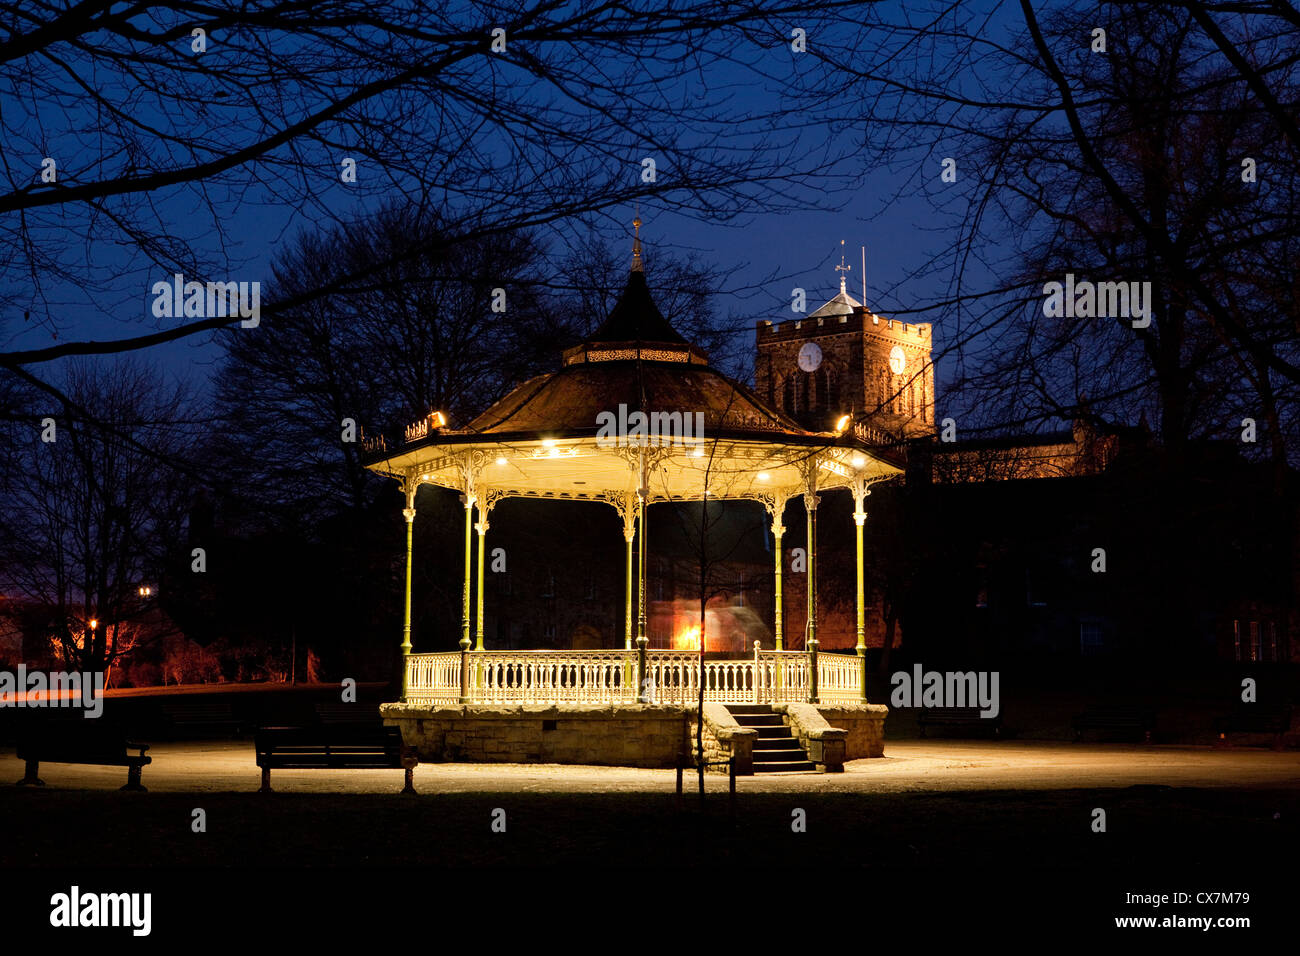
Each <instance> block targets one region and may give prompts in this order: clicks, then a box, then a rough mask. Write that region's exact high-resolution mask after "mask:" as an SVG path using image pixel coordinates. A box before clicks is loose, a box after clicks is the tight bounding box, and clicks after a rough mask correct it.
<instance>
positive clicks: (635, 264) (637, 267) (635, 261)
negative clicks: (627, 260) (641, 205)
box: [632, 209, 645, 272]
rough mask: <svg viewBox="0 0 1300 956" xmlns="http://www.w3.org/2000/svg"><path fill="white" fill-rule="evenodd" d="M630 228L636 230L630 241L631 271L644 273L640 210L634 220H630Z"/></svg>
mask: <svg viewBox="0 0 1300 956" xmlns="http://www.w3.org/2000/svg"><path fill="white" fill-rule="evenodd" d="M632 228H633V229H635V230H636V238H634V239H633V240H632V271H633V272H644V271H645V268H644V265H643V264H642V262H641V210H640V209H638V210H637V213H636V218H635V219H633V220H632Z"/></svg>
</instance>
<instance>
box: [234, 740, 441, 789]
mask: <svg viewBox="0 0 1300 956" xmlns="http://www.w3.org/2000/svg"><path fill="white" fill-rule="evenodd" d="M255 746H256V748H257V765H258V766H259V767H261V768H262V786H261V789H260V790H259V791H258V792H259V793H271V792H272V790H271V770H272V769H274V768H281V769H286V770H319V769H330V768H338V769H370V768H377V767H384V768H388V767H392V768H398V767H400V768H402V769H403V770H405V771H406V785H405V786H404V787H403V788H402V793H415V780H414V770H415V767H416V764H418V763H419V760H418V759H417V758H416V755H415V750H414V748H410V747H403V746H402V732H401V731H400V730H398V728H396V727H379V728H375V729H372V728H368V727H356V726H344V725H339V726H329V727H263V728H262V729H260V730H259V731H257V734H256V736H255Z"/></svg>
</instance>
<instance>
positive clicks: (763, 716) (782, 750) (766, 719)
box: [726, 704, 817, 773]
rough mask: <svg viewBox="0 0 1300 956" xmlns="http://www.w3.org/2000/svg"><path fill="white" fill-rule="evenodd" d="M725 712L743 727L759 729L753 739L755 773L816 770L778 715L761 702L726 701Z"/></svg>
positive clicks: (810, 771)
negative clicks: (730, 702)
mask: <svg viewBox="0 0 1300 956" xmlns="http://www.w3.org/2000/svg"><path fill="white" fill-rule="evenodd" d="M726 706H727V712H728V713H730V714H731V716H732V718H733V719H735V721H736V723H738V724H740V726H742V727H747V728H749V729H751V730H756V731H758V738H757V739H756V740H755V741H754V750H753V756H754V773H816V769H817V768H816V767H814V766H813V764H812V761H810V760H809V759H808V754H807V753H805V752H804V749H803V748H802V747H800V746H799V741H798V740H796V739H795V737H794V735H793V734H792V733H790V728H789V727H788V726H786V724H785V721H784V720H783V719H782V717H781V715H780V714H778V713H776V712H775V711H773V710H772V708H771V707H769V706H767V705H764V704H727V705H726Z"/></svg>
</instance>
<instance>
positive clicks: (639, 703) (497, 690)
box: [366, 222, 900, 765]
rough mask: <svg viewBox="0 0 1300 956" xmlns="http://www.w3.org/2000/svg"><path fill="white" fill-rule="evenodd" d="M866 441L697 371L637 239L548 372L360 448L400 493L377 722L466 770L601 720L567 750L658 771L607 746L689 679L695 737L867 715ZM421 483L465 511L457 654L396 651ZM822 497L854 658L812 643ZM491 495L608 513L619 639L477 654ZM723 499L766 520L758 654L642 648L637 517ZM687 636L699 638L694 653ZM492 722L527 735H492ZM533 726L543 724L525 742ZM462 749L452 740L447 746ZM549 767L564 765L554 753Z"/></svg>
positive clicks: (642, 733)
mask: <svg viewBox="0 0 1300 956" xmlns="http://www.w3.org/2000/svg"><path fill="white" fill-rule="evenodd" d="M639 225H640V223H639V222H638V223H637V226H638V227H639ZM866 438H867V435H866V433H865V431H863V430H861V429H858V428H855V427H854V423H853V422H852V421H851V420H850V419H849V416H847V415H846V416H844V417H843V418H842V419H841V420H840V422H839V423H838V425H837V430H835V431H831V432H814V431H807V430H805V429H803V428H801V427H800V426H799V425H798V424H797V423H796V422H794V421H793V420H792V419H790V418H789V417H787V416H786V415H784V414H783V413H781V412H779V411H776V410H774V409H773V408H771V407H769V406H768V405H767V404H766V403H765V402H763V401H762V400H761V399H760V398H759V397H758V396H757V395H756V394H755V393H754V392H753V391H752V390H750V389H748V388H746V387H745V386H744V385H742V384H740V383H738V382H735V381H733V380H731V379H729V378H728V377H727V376H725V375H723V374H722V373H721V372H719V371H718V370H716V369H714V368H712V367H711V366H710V365H709V362H708V357H707V355H706V354H705V353H704V352H703V351H702V350H701V349H699V348H697V347H696V346H694V345H692V344H691V343H689V342H687V341H686V340H685V339H683V338H682V337H681V336H680V335H679V334H678V333H677V332H676V330H675V329H673V327H672V325H671V324H670V323H669V322H668V321H667V320H665V318H664V317H663V315H662V314H661V313H660V311H659V309H658V308H657V307H656V305H655V303H654V301H653V298H652V296H651V293H650V290H649V287H648V285H647V283H646V277H645V272H644V270H643V267H642V257H641V248H640V239H639V237H638V239H637V240H636V244H635V246H634V250H633V264H632V270H631V274H630V276H629V279H628V282H627V286H626V288H625V289H624V291H623V294H622V296H621V297H620V299H619V301H618V303H617V304H616V305H615V307H614V309H613V310H612V311H611V313H610V315H609V317H608V319H607V320H606V321H605V322H604V323H603V324H602V325H601V326H600V328H599V329H597V330H596V332H595V333H593V334H592V335H591V337H590V338H589V339H587V340H586V341H584V342H582V343H581V344H579V345H576V346H574V347H572V348H570V349H568V350H566V351H565V352H564V354H563V360H562V365H561V367H560V369H559V370H558V371H556V372H552V373H549V374H545V375H541V376H538V377H536V378H534V379H532V380H530V381H527V382H525V383H523V384H522V385H520V386H519V387H518V388H516V389H515V390H513V391H512V392H511V393H510V394H508V395H507V396H506V397H504V398H503V399H501V400H500V401H498V402H497V403H495V404H494V405H493V406H492V407H490V408H489V409H487V410H486V411H485V412H483V413H482V414H481V415H479V416H478V417H477V418H475V419H474V420H473V421H471V422H469V423H468V424H467V425H465V426H464V427H461V428H452V427H448V425H447V424H446V423H445V421H444V419H443V417H442V416H441V415H440V414H437V413H433V414H431V415H429V416H428V417H427V418H425V419H424V420H422V421H420V422H416V423H415V424H413V425H410V426H408V427H407V428H406V430H405V433H404V435H403V439H404V440H403V441H402V442H401V443H400V444H398V443H390V442H387V441H385V440H383V439H378V440H373V441H370V442H368V443H367V448H366V453H367V459H366V460H367V466H368V467H369V468H371V469H372V470H374V471H376V472H379V473H381V474H384V475H387V476H390V477H392V478H394V479H395V480H397V481H398V482H400V484H401V487H402V490H403V492H404V493H405V496H406V508H405V510H404V512H403V514H404V516H405V518H406V584H405V603H404V620H403V633H402V644H401V651H402V655H403V660H404V667H403V672H402V688H401V700H400V701H399V702H397V703H395V704H389V705H385V707H384V715H385V717H386V719H388V720H389V722H390V723H396V724H399V725H402V726H403V729H404V733H408V734H414V735H415V736H417V737H422V738H427V739H423V741H422V744H421V750H422V752H423V756H424V757H425V759H439V758H442V759H455V758H456V757H457V756H461V757H463V758H464V759H476V756H475V754H476V751H475V748H474V746H472V745H471V744H472V743H473V741H474V740H475V739H478V740H479V742H480V743H483V742H484V741H486V743H487V744H488V746H486V747H481V748H480V750H479V751H478V752H477V753H479V757H478V759H515V758H516V757H519V756H520V754H519V753H516V751H517V750H518V749H519V748H518V747H515V746H514V745H513V744H512V743H511V742H510V741H511V740H513V739H515V738H521V735H522V738H521V739H523V740H524V742H523V743H522V744H520V746H521V747H522V748H523V749H522V751H521V752H522V754H523V757H524V758H531V759H548V754H547V748H546V747H545V746H544V741H545V734H546V732H547V731H548V730H550V731H551V732H552V734H553V735H554V733H555V732H558V730H559V729H560V728H559V726H558V725H559V723H560V722H563V721H565V720H569V721H570V722H571V721H572V720H574V719H579V718H581V719H582V720H584V721H589V720H591V719H599V718H601V717H604V718H606V720H607V721H613V722H614V724H615V725H616V726H614V728H613V730H612V731H611V730H610V729H609V727H608V726H607V727H606V729H605V732H604V733H603V734H602V733H595V734H593V733H592V730H593V728H592V726H591V725H590V724H584V725H583V726H584V727H585V729H586V736H587V738H588V739H592V740H594V739H596V738H603V737H606V736H610V735H611V734H612V737H611V739H610V741H609V743H610V745H611V747H612V750H613V751H618V752H619V753H622V754H624V756H623V757H619V756H618V755H617V754H615V755H614V756H613V757H612V758H611V759H602V753H603V751H601V748H600V746H599V745H598V746H597V747H596V750H597V751H600V752H597V753H595V754H593V753H592V752H591V748H585V749H584V748H582V747H579V748H577V749H578V750H580V751H583V752H584V753H585V754H586V756H585V757H582V756H581V755H580V759H581V760H582V761H583V762H598V763H620V762H623V763H632V764H635V765H660V764H662V763H663V759H662V757H663V753H666V752H667V749H670V747H671V746H672V745H670V744H666V743H665V744H663V746H662V747H661V746H660V744H659V742H651V743H650V744H649V745H648V749H649V750H651V751H656V752H658V750H662V751H663V753H660V754H659V755H658V756H649V757H647V756H646V755H645V754H644V753H636V754H633V753H631V752H630V751H631V750H632V749H635V748H629V747H627V746H624V747H622V748H620V747H619V746H618V741H619V739H620V738H623V739H626V738H628V736H629V735H630V736H631V737H635V738H638V739H641V740H642V741H643V742H645V741H647V740H649V738H651V737H655V736H656V735H660V734H664V733H666V734H667V735H668V736H670V737H672V736H675V735H676V731H675V730H673V729H672V728H671V725H672V724H673V722H674V721H677V722H678V723H680V721H681V720H682V719H683V718H688V719H689V718H690V715H692V714H694V710H695V707H696V702H697V700H698V699H699V694H700V690H701V686H700V685H701V683H702V684H703V699H704V700H705V701H706V702H707V703H706V714H705V717H706V720H709V718H710V713H712V714H713V715H714V716H715V717H716V718H717V721H713V720H710V729H711V730H714V731H716V732H717V736H718V737H719V738H724V737H727V736H730V734H729V733H728V731H729V730H731V729H732V728H730V727H721V726H715V724H716V723H719V722H720V723H721V724H726V723H727V719H726V716H725V712H724V711H722V710H720V709H719V707H718V706H709V705H724V706H725V705H749V706H751V707H754V706H758V707H761V706H762V705H771V706H775V707H778V708H779V709H781V710H782V711H783V712H798V713H802V714H804V715H805V722H808V721H809V720H811V721H812V723H814V724H815V723H816V722H817V714H816V713H812V712H810V711H809V710H807V709H805V708H804V707H803V706H795V705H808V706H809V707H811V708H817V707H821V708H822V709H827V708H830V709H831V710H832V711H833V712H834V713H835V714H837V715H839V716H841V717H844V715H846V714H849V712H850V711H853V712H854V713H858V714H859V715H860V716H863V717H864V719H867V716H866V715H870V719H871V720H875V721H877V722H878V721H879V720H883V712H884V708H883V707H875V706H871V705H868V704H867V703H866V697H865V691H866V680H865V678H866V673H865V671H866V656H865V655H866V645H865V642H864V614H865V607H864V581H863V525H864V522H865V520H866V513H865V501H866V497H867V495H868V494H869V491H870V486H871V485H872V484H873V483H875V482H877V481H881V480H884V479H887V478H890V477H893V476H895V475H897V474H898V473H899V471H900V468H899V466H898V464H897V463H896V462H894V461H891V460H890V459H889V457H888V456H887V455H886V454H884V453H882V452H880V451H878V450H873V446H872V445H871V444H870V443H869V442H868V441H867V440H866ZM422 484H430V485H434V486H437V487H441V488H446V489H450V490H453V491H455V492H458V493H459V494H460V498H461V502H462V504H463V506H464V512H465V517H464V541H463V544H464V569H465V578H464V587H463V590H462V608H461V636H460V649H459V650H458V651H450V652H435V653H413V648H412V645H411V577H412V575H411V569H412V562H413V561H415V560H417V555H415V554H414V553H413V551H412V526H413V522H414V519H415V514H416V511H415V507H416V492H417V490H418V489H419V487H420V486H421V485H422ZM837 489H844V490H847V491H848V492H849V493H850V494H852V495H853V499H854V502H855V504H856V507H855V509H854V520H855V522H856V525H857V528H856V531H857V566H856V575H857V577H856V580H857V647H856V653H855V654H832V653H819V651H818V640H817V589H816V583H815V582H816V516H817V504H818V501H819V499H820V495H821V494H822V493H824V492H828V491H832V490H837ZM796 496H800V497H802V499H803V502H804V505H805V512H806V515H807V519H806V520H807V524H808V537H807V541H808V554H807V575H808V587H807V588H806V589H805V590H806V593H807V601H808V607H807V615H806V622H807V623H806V633H805V635H804V642H803V644H804V649H803V650H799V651H792V650H786V649H785V646H784V644H785V641H784V633H783V608H782V563H783V562H782V554H783V550H782V547H781V541H782V535H783V534H784V532H785V527H784V525H783V524H782V516H783V513H784V511H785V507H786V504H787V503H788V502H789V501H790V499H792V498H794V497H796ZM507 497H518V498H534V499H568V500H574V501H585V502H591V503H593V505H600V506H604V507H613V508H615V509H616V510H617V512H618V514H619V516H620V517H621V519H622V526H623V537H624V541H625V545H626V549H625V563H626V574H625V580H626V592H625V608H624V611H625V614H624V622H625V626H624V634H623V641H622V644H623V646H622V647H621V648H618V647H613V648H609V649H606V650H581V651H564V650H559V651H556V650H537V651H519V650H498V649H493V648H491V647H487V646H485V644H484V633H483V632H484V628H483V620H484V618H483V594H484V589H483V579H484V565H485V558H486V554H487V547H486V545H487V537H486V536H487V534H488V531H489V527H490V524H489V519H490V517H491V513H492V509H493V507H494V506H495V505H496V503H497V502H499V501H501V500H502V499H503V498H507ZM723 499H749V500H754V501H758V502H761V503H762V504H763V505H764V507H765V508H766V511H767V515H768V517H769V518H770V520H771V530H772V534H773V536H774V538H775V548H774V555H775V562H774V566H773V576H774V594H775V601H774V618H775V619H774V621H773V622H772V623H773V627H772V632H773V636H774V645H775V646H774V647H771V648H766V649H765V648H762V647H760V646H759V645H758V644H757V642H756V643H755V646H754V650H753V655H752V657H747V658H746V659H744V660H709V659H707V655H702V654H700V653H697V652H692V651H683V650H661V649H652V648H650V647H649V641H648V639H647V636H646V616H647V615H646V610H647V605H646V557H647V556H646V534H645V529H646V509H647V506H648V505H650V504H654V503H658V502H691V501H716V500H723ZM476 539H477V547H476ZM475 579H477V587H474V586H473V582H474V581H475ZM472 598H474V600H471V599H472ZM634 622H635V623H634ZM705 640H706V635H701V643H702V644H703V643H704V642H705ZM702 658H703V660H702ZM855 708H857V710H855ZM733 709H734V707H733ZM545 714H551V715H552V716H551V717H550V718H548V717H546V716H545ZM849 719H853V718H852V716H851V715H850V717H849ZM503 720H513V721H515V722H516V723H518V722H520V721H523V722H525V723H527V724H528V726H527V727H524V728H522V729H521V727H519V726H516V727H513V728H512V729H510V730H502V729H501V728H502V727H503V724H502V723H501V721H503ZM660 720H667V721H668V724H669V725H670V726H669V727H668V728H667V729H666V730H665V729H664V728H662V727H659V726H657V725H656V726H655V727H653V728H652V729H649V730H647V727H650V724H647V723H645V721H651V722H652V723H654V722H656V721H660ZM419 721H422V723H417V722H419ZM620 721H621V722H622V723H621V724H620ZM628 721H630V722H631V723H628ZM789 722H791V721H790V719H789V718H787V723H789ZM532 723H537V724H539V725H541V729H540V730H538V731H537V733H538V734H540V735H541V736H540V737H539V736H537V735H535V734H534V733H533V731H532V729H531V724H532ZM484 727H486V728H488V729H486V730H484V729H483V728H484ZM478 731H481V733H478ZM476 734H477V736H476ZM449 735H450V736H449ZM850 736H851V734H850ZM434 738H436V739H434ZM462 739H464V740H466V741H467V743H466V744H465V745H464V746H463V747H458V745H456V743H455V742H456V741H459V740H462ZM500 739H505V740H506V742H505V743H504V744H502V745H501V746H500V747H498V748H496V749H497V751H499V753H500V754H503V756H502V755H498V756H497V757H495V758H494V757H493V755H492V750H493V747H492V746H491V745H492V744H493V743H497V742H500ZM449 740H450V741H451V743H448V741H449ZM539 741H540V743H539ZM641 749H642V750H645V749H646V748H645V747H643V748H641ZM724 749H725V747H724ZM851 749H852V748H850V750H851ZM552 750H554V748H552ZM549 756H550V759H559V760H561V762H563V760H562V758H561V757H559V756H557V754H556V753H554V752H552V753H551V754H550V755H549ZM593 757H594V758H595V759H593Z"/></svg>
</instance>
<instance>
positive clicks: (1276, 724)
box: [1215, 703, 1291, 750]
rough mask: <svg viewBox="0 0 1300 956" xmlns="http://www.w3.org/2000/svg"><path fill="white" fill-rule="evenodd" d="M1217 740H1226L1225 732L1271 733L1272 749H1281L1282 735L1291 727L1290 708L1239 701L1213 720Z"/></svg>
mask: <svg viewBox="0 0 1300 956" xmlns="http://www.w3.org/2000/svg"><path fill="white" fill-rule="evenodd" d="M1215 729H1216V730H1218V732H1219V740H1220V741H1223V742H1224V743H1226V742H1227V734H1272V735H1273V749H1274V750H1281V749H1282V745H1283V741H1282V737H1283V735H1284V734H1286V732H1287V731H1288V730H1290V729H1291V708H1290V707H1289V706H1282V705H1269V704H1259V703H1254V704H1246V703H1239V704H1237V706H1236V708H1235V709H1234V710H1233V711H1232V712H1231V713H1229V714H1225V715H1224V716H1222V717H1220V718H1219V719H1218V720H1217V721H1215Z"/></svg>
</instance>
